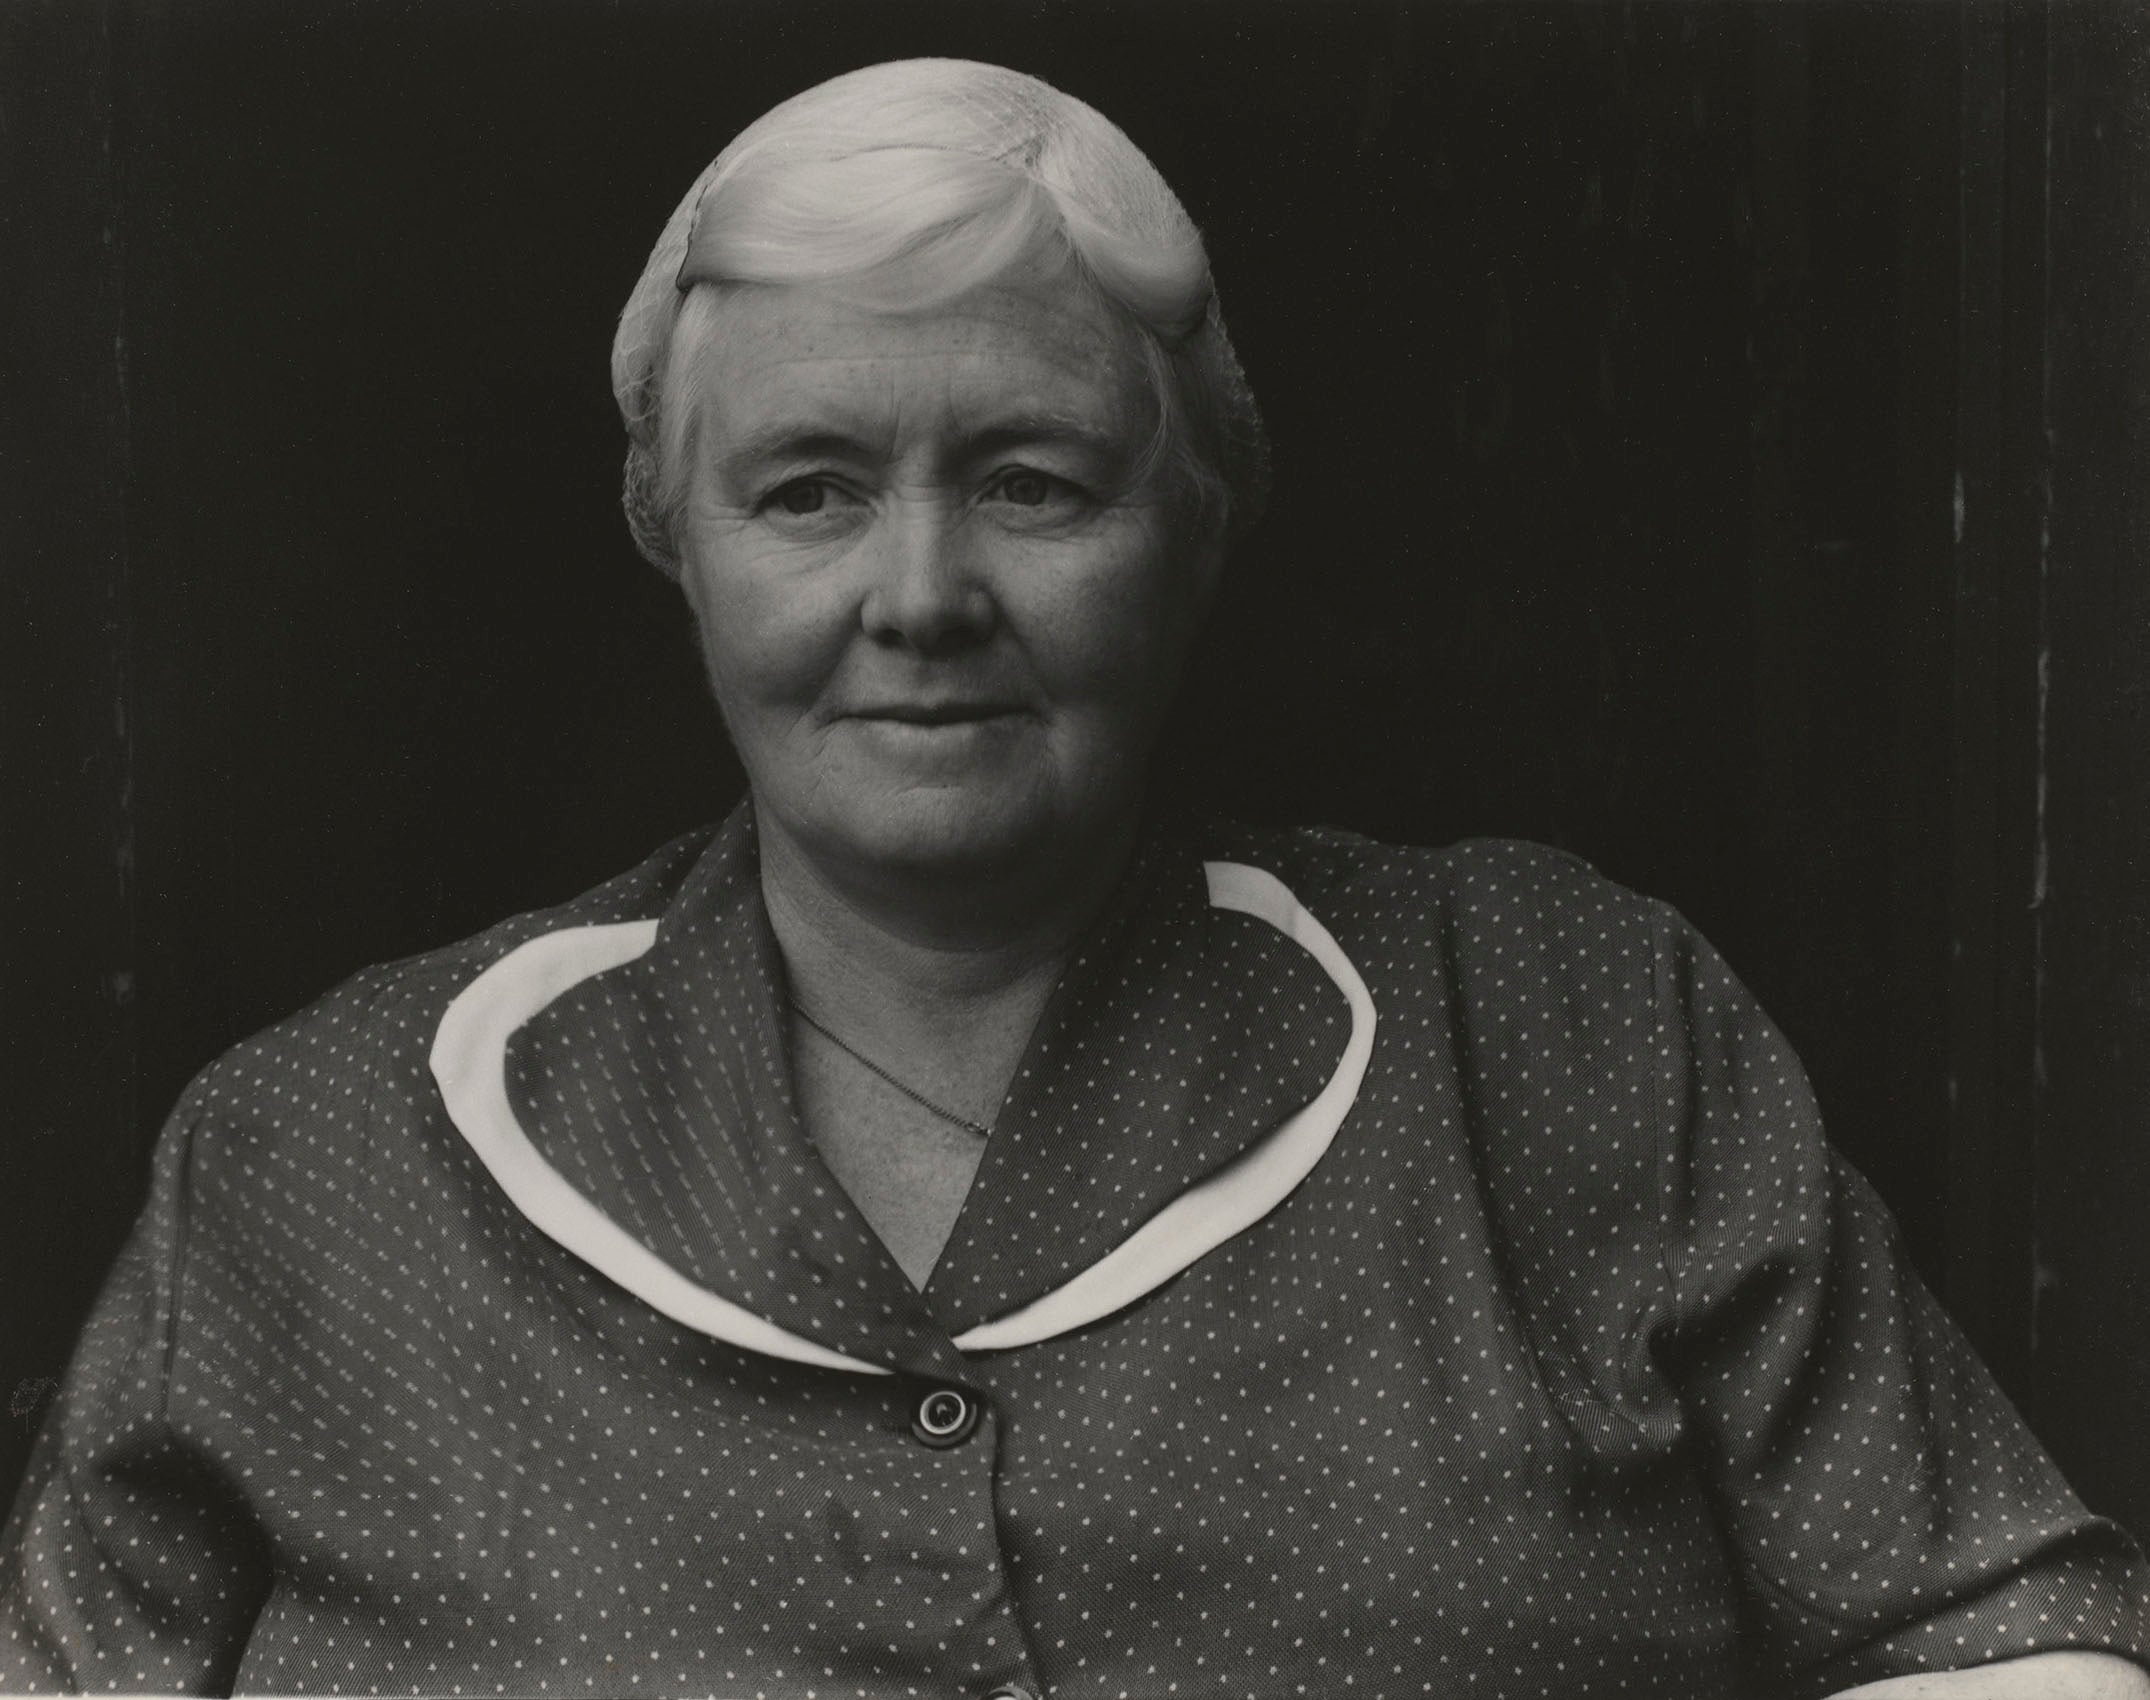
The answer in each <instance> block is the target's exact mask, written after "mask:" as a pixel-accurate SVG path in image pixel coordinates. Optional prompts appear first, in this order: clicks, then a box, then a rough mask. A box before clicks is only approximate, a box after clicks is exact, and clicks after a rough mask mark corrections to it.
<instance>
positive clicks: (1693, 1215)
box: [1657, 925, 2150, 1695]
mask: <svg viewBox="0 0 2150 1700" xmlns="http://www.w3.org/2000/svg"><path fill="white" fill-rule="evenodd" d="M1661 941H1662V942H1661V944H1660V948H1659V952H1658V960H1657V976H1658V990H1659V1009H1660V1012H1661V1016H1660V1022H1659V1042H1660V1060H1661V1063H1662V1065H1663V1074H1662V1081H1663V1087H1664V1091H1665V1094H1666V1101H1665V1115H1664V1117H1663V1122H1664V1126H1665V1130H1666V1137H1665V1140H1664V1143H1663V1174H1662V1185H1663V1189H1664V1212H1663V1219H1664V1221H1665V1224H1666V1228H1665V1243H1664V1247H1663V1253H1664V1258H1665V1265H1666V1277H1667V1281H1668V1285H1669V1288H1670V1291H1671V1293H1672V1295H1673V1308H1674V1312H1675V1319H1674V1322H1673V1326H1672V1328H1671V1329H1670V1330H1669V1332H1668V1333H1667V1335H1666V1336H1665V1337H1664V1339H1663V1340H1662V1341H1661V1342H1660V1346H1661V1356H1662V1358H1663V1360H1664V1361H1665V1362H1666V1363H1667V1364H1668V1365H1669V1367H1670V1369H1671V1373H1672V1375H1673V1378H1674V1380H1675V1382H1676V1384H1677V1385H1678V1387H1679V1389H1680V1396H1681V1400H1682V1404H1683V1406H1684V1408H1685V1410H1686V1412H1687V1416H1688V1421H1689V1424H1690V1426H1691V1428H1693V1429H1694V1430H1697V1431H1699V1433H1700V1435H1701V1443H1702V1449H1703V1453H1704V1459H1705V1462H1706V1464H1707V1467H1708V1471H1709V1475H1710V1480H1711V1483H1712V1492H1713V1494H1714V1496H1715V1501H1716V1504H1717V1507H1718V1515H1719V1520H1720V1524H1721V1526H1722V1528H1723V1530H1724V1532H1725V1535H1726V1537H1727V1541H1728V1545H1729V1547H1730V1549H1731V1551H1732V1553H1733V1555H1734V1561H1735V1563H1736V1564H1737V1566H1738V1569H1739V1572H1740V1579H1741V1582H1742V1584H1743V1589H1744V1593H1745V1596H1746V1599H1747V1601H1748V1603H1749V1606H1750V1608H1751V1624H1752V1629H1753V1636H1752V1639H1753V1643H1754V1645H1755V1646H1756V1648H1757V1650H1758V1654H1759V1663H1760V1666H1761V1669H1759V1670H1758V1671H1757V1676H1758V1677H1766V1678H1767V1679H1768V1680H1771V1681H1774V1682H1777V1683H1781V1684H1782V1685H1783V1686H1784V1687H1785V1689H1786V1691H1787V1692H1789V1693H1793V1694H1798V1695H1825V1694H1829V1693H1833V1692H1834V1691H1836V1690H1838V1689H1841V1688H1846V1687H1850V1686H1854V1685H1856V1684H1858V1683H1862V1682H1870V1681H1875V1680H1878V1679H1880V1678H1883V1677H1887V1676H1893V1675H1899V1674H1905V1673H1910V1672H1915V1671H1927V1670H1945V1669H1956V1668H1962V1667H1966V1666H1970V1665H1975V1664H1979V1663H1983V1662H1986V1661H1989V1660H1996V1659H2004V1658H2013V1657H2018V1656H2021V1655H2024V1654H2029V1653H2035V1652H2046V1651H2055V1650H2060V1649H2066V1648H2084V1649H2100V1650H2105V1651H2111V1652H2117V1653H2121V1654H2124V1655H2128V1656H2131V1657H2134V1658H2136V1659H2138V1660H2142V1659H2143V1658H2144V1655H2145V1651H2146V1647H2150V1578H2146V1572H2145V1569H2144V1565H2143V1560H2142V1555H2141V1553H2140V1551H2139V1550H2138V1549H2137V1547H2136V1545H2135V1543H2134V1542H2133V1541H2132V1540H2131V1539H2130V1538H2129V1536H2128V1535H2127V1534H2126V1533H2125V1532H2123V1531H2122V1530H2121V1529H2120V1528H2119V1527H2117V1526H2116V1525H2115V1524H2113V1523H2111V1522H2109V1521H2107V1520H2106V1519H2104V1518H2101V1517H2097V1516H2093V1515H2092V1514H2091V1513H2090V1512H2089V1511H2087V1510H2086V1509H2085V1508H2084V1506H2083V1505H2082V1504H2081V1503H2080V1502H2079V1501H2078V1500H2077V1499H2076V1497H2075V1496H2074V1494H2073V1493H2072V1492H2071V1491H2070V1490H2069V1488H2068V1485H2067V1483H2066V1482H2065V1481H2063V1480H2062V1478H2061V1475H2060V1473H2059V1471H2058V1470H2057V1469H2056V1468H2055V1467H2054V1465H2053V1463H2052V1461H2051V1460H2050V1459H2049V1458H2048V1457H2047V1456H2046V1454H2045V1452H2044V1451H2043V1449H2042V1448H2041V1447H2040V1446H2039V1445H2038V1443H2037V1441H2036V1440H2035V1439H2033V1438H2032V1436H2031V1434H2030V1432H2029V1430H2028V1429H2027V1428H2025V1426H2024V1424H2023V1422H2022V1420H2021V1419H2020V1418H2019V1417H2018V1416H2017V1414H2016V1412H2015V1411H2014V1409H2013V1408H2012V1407H2011V1406H2010V1404H2009V1402H2008V1400H2007V1399H2006V1397H2005V1396H2004V1395H2003V1394H2002V1392H2001V1390H2000V1388H1999V1387H1998V1386H1997V1385H1996V1383H1995V1382H1994V1381H1993V1379H1992V1377H1991V1376H1990V1375H1989V1374H1988V1373H1987V1371H1986V1369H1985V1367H1984V1366H1983V1365H1982V1364H1981V1363H1980V1362H1979V1361H1978V1359H1977V1358H1976V1357H1975V1356H1974V1354H1973V1353H1972V1351H1971V1349H1970V1346H1969V1344H1968V1343H1967V1342H1966V1341H1965V1339H1964V1338H1963V1336H1962V1334H1961V1333H1960V1332H1959V1331H1958V1329H1957V1328H1956V1326H1955V1324H1954V1323H1953V1322H1952V1321H1951V1320H1950V1318H1949V1317H1948V1316H1947V1315H1946V1314H1945V1313H1944V1312H1943V1311H1942V1309H1941V1308H1940V1306H1939V1305H1938V1304H1937V1303H1936V1302H1935V1300H1934V1299H1933V1297H1932V1296H1931V1295H1930V1294H1929V1293H1928V1292H1927V1291H1926V1289H1925V1288H1924V1286H1922V1285H1921V1283H1920V1281H1919V1279H1918V1277H1917V1276H1916V1274H1915V1273H1914V1272H1913V1271H1912V1269H1911V1267H1910V1265H1909V1263H1908V1262H1907V1261H1906V1259H1905V1257H1904V1253H1903V1248H1902V1246H1901V1243H1900V1241H1899V1239H1898V1236H1897V1233H1896V1229H1895V1225H1894V1223H1893V1222H1892V1221H1891V1220H1890V1218H1889V1216H1888V1213H1887V1211H1886V1209H1885V1208H1884V1207H1883V1205H1882V1204H1881V1202H1880V1200H1879V1199H1878V1198H1877V1197H1876V1196H1875V1195H1874V1193H1873V1191H1872V1189H1871V1188H1870V1187H1868V1185H1867V1184H1866V1182H1865V1181H1864V1180H1863V1179H1862V1178H1861V1177H1860V1176H1859V1175H1858V1174H1857V1173H1855V1172H1854V1171H1853V1170H1852V1169H1851V1168H1850V1167H1849V1166H1848V1165H1846V1164H1845V1163H1844V1162H1843V1161H1842V1160H1841V1159H1840V1158H1838V1157H1836V1156H1835V1155H1834V1154H1833V1153H1832V1152H1831V1151H1830V1149H1829V1148H1828V1146H1827V1144H1826V1143H1825V1142H1824V1140H1823V1137H1822V1132H1821V1126H1820V1121H1819V1118H1818V1116H1817V1114H1816V1110H1815V1106H1814V1102H1813V1099H1812V1096H1811V1094H1810V1093H1809V1091H1808V1088H1807V1085H1806V1082H1805V1080H1804V1077H1803V1076H1802V1074H1801V1072H1800V1069H1799V1065H1798V1063H1797V1061H1796V1060H1795V1059H1794V1057H1793V1056H1792V1054H1791V1051H1790V1049H1789V1047H1788V1046H1787V1045H1786V1043H1785V1041H1784V1040H1783V1038H1782V1037H1781V1035H1779V1034H1778V1033H1777V1031H1776V1030H1775V1028H1774V1027H1772V1026H1771V1024H1770V1023H1769V1021H1768V1019H1767V1018H1766V1017H1765V1016H1764V1015H1763V1014H1762V1013H1761V1011H1760V1009H1759V1008H1758V1007H1757V1006H1756V1005H1755V1003H1754V1001H1753V1000H1752V998H1750V997H1749V996H1748V994H1747V993H1746V992H1745V991H1744V990H1743V989H1742V988H1741V987H1740V986H1739V984H1738V983H1737V982H1736V981H1735V980H1734V979H1733V977H1732V975H1731V973H1730V972H1729V971H1728V970H1727V969H1726V968H1725V966H1724V964H1723V963H1722V962H1721V961H1720V960H1719V959H1718V958H1717V957H1716V955H1715V954H1714V953H1713V952H1712V951H1711V950H1710V949H1709V947H1708V946H1707V945H1706V944H1704V943H1703V942H1702V941H1701V940H1699V939H1698V938H1696V937H1695V936H1694V934H1693V933H1692V932H1691V931H1690V930H1688V929H1686V928H1685V927H1684V925H1680V926H1676V927H1674V928H1671V929H1668V930H1667V931H1665V932H1664V933H1662V934H1661Z"/></svg>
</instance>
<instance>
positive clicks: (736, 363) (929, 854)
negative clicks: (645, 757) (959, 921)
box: [680, 272, 1210, 880]
mask: <svg viewBox="0 0 2150 1700" xmlns="http://www.w3.org/2000/svg"><path fill="white" fill-rule="evenodd" d="M720 311H721V312H722V313H723V315H724V319H723V322H722V328H721V331H720V332H719V334H718V336H717V337H716V338H715V339H714V347H713V348H712V349H711V351H710V353H709V354H708V356H707V358H706V362H705V365H704V367H703V370H702V374H701V395H702V401H701V407H700V413H699V416H698V419H697V427H698V428H697V430H696V432H695V433H694V434H693V436H692V438H691V439H690V440H691V441H692V442H693V445H694V446H693V450H692V453H693V456H694V461H693V466H692V468H691V482H690V486H689V488H690V495H689V500H688V504H687V509H686V513H685V516H684V521H683V527H682V530H683V536H682V537H681V539H680V542H681V546H682V547H681V558H682V562H683V577H684V580H685V585H686V590H687V594H688V598H689V600H690V601H691V602H692V604H693V606H694V610H695V614H696V617H697V619H698V621H699V623H700V628H701V638H702V646H703V651H704V654H705V656H706V658H707V661H708V665H709V672H710V677H711V679H712V681H713V683H714V685H715V689H716V695H717V699H718V702H719V704H720V706H721V707H722V709H723V712H724V718H725V722H726V724H727V725H728V726H729V728H730V730H731V734H732V737H733V739H734V741H735V742H736V744H737V745H738V748H739V753H740V756H741V759H742V760H743V762H744V763H745V766H746V770H747V775H748V779H749V781H750V783H751V785H752V787H753V792H754V798H755V804H756V810H757V814H758V816H759V820H760V823H761V828H762V831H763V833H764V834H765V836H766V835H771V834H775V835H779V836H781V837H782V838H784V839H786V840H788V841H789V842H788V846H787V847H788V848H791V849H795V850H796V851H798V852H800V853H803V854H804V855H806V856H807V857H809V858H810V859H811V860H812V861H813V862H814V863H815V864H816V865H817V866H818V867H820V868H821V869H822V870H823V871H824V872H825V873H828V874H832V875H835V876H837V877H839V878H845V879H846V880H849V879H853V878H858V877H864V878H867V879H874V878H883V879H885V878H888V877H890V876H896V877H903V876H908V875H916V874H928V875H933V874H940V875H945V874H948V873H952V872H968V873H979V874H984V873H989V872H993V871H998V870H1004V869H1006V868H1008V867H1010V866H1011V865H1018V864H1020V863H1022V862H1023V861H1024V860H1025V859H1030V860H1032V861H1033V862H1034V863H1036V864H1038V865H1047V864H1050V865H1055V866H1065V865H1067V864H1068V861H1069V859H1071V858H1078V857H1081V856H1084V855H1086V854H1100V853H1103V852H1104V851H1105V850H1106V849H1107V848H1108V847H1109V846H1110V845H1111V844H1113V843H1114V842H1115V841H1116V840H1117V839H1118V838H1119V836H1120V835H1122V834H1124V833H1125V831H1126V829H1127V828H1128V827H1129V825H1130V824H1131V822H1132V819H1133V816H1134V812H1135V810H1136V807H1137V805H1138V801H1139V797H1140V791H1141V785H1142V775H1143V768H1144V765H1145V763H1146V760H1147V758H1148V756H1149V753H1150V748H1151V745H1152V743H1153V741H1154V740H1155V737H1156V735H1157V731H1158V727H1159V724H1160V722H1161V720H1162V719H1163V716H1164V713H1165V711H1166V708H1167V706H1168V704H1169V701H1170V698H1171V695H1172V691H1173V688H1174V686H1175V684H1176V682H1177V677H1178V673H1179V668H1180V663H1181V660H1182V657H1183V655H1184V653H1185V650H1186V647H1187V643H1188V640H1189V637H1190V634H1191V631H1192V628H1193V626H1194V623H1195V621H1196V618H1197V616H1198V614H1199V611H1200V605H1201V603H1202V601H1203V598H1204V596H1205V594H1206V591H1207V588H1208V585H1207V580H1208V578H1209V576H1210V573H1209V569H1208V567H1207V565H1206V564H1205V563H1203V562H1196V561H1186V560H1179V559H1175V558H1174V552H1173V551H1172V550H1171V549H1170V548H1169V546H1168V527H1167V525H1166V516H1165V508H1164V505H1163V502H1162V499H1161V496H1160V495H1159V494H1158V493H1157V492H1156V491H1155V490H1153V489H1152V488H1151V487H1150V486H1149V485H1148V484H1147V483H1144V482H1143V481H1142V480H1141V478H1140V468H1139V466H1138V465H1137V462H1138V461H1139V459H1140V457H1141V455H1142V451H1143V449H1144V448H1145V446H1146V445H1147V443H1148V440H1149V437H1150V434H1151V431H1152V429H1153V426H1154V421H1155V414H1154V411H1153V404H1152V402H1151V400H1150V397H1149V389H1148V385H1147V383H1146V381H1145V377H1144V370H1143V362H1142V357H1141V353H1140V350H1139V348H1138V346H1137V345H1136V344H1135V341H1134V337H1133V335H1132V333H1130V332H1128V331H1126V330H1125V329H1123V328H1122V327H1120V326H1119V325H1117V324H1115V323H1114V322H1113V321H1112V320H1111V319H1110V318H1109V317H1108V316H1107V314H1106V313H1105V312H1104V310H1103V309H1101V308H1100V307H1098V306H1097V305H1096V304H1095V303H1093V302H1092V301H1091V300H1090V299H1089V297H1088V296H1087V295H1085V294H1084V293H1083V292H1081V291H1080V290H1078V289H1076V288H1074V287H1073V286H1071V285H1070V284H1068V283H1067V282H1065V281H1064V280H1062V279H1059V278H1055V277H1051V276H1046V275H1041V274H1038V273H1035V272H1026V273H1019V274H1017V275H1015V276H1012V277H1010V278H1008V279H1006V280H1004V281H1002V282H1000V283H997V284H993V285H989V286H982V287H979V288H977V289H974V290H972V291H971V292H969V293H968V294H965V295H962V296H959V297H957V298H956V299H955V300H954V301H953V302H952V303H951V304H950V305H948V306H947V307H945V308H942V309H939V310H936V311H933V312H928V313H919V314H905V315H891V314H886V313H876V312H873V311H869V310H866V309H864V308H860V307H855V306H850V305H847V304H845V303H844V302H843V301H841V300H839V299H837V298H836V297H835V296H834V295H832V294H829V293H827V292H825V291H822V290H820V289H816V288H782V289H745V290H740V291H738V292H737V293H735V294H734V295H732V296H731V297H730V298H729V299H727V300H726V301H725V302H724V303H723V304H722V306H721V308H720Z"/></svg>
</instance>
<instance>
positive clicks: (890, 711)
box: [845, 702, 1022, 726]
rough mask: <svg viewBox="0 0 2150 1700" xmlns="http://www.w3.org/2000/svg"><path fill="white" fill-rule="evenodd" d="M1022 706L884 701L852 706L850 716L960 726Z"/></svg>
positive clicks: (1017, 710)
mask: <svg viewBox="0 0 2150 1700" xmlns="http://www.w3.org/2000/svg"><path fill="white" fill-rule="evenodd" d="M1021 712H1022V710H1021V709H1020V708H1018V707H1017V706H1016V705H1015V704H1013V703H1005V702H930V703H927V702H915V703H886V704H881V705H877V706H875V707H872V708H860V709H853V710H852V711H851V712H850V713H849V714H848V715H847V716H845V718H847V719H851V720H893V721H896V722H897V723H898V724H901V725H907V726H960V725H963V724H965V723H967V722H969V721H974V720H1000V719H1004V718H1006V717H1007V716H1009V715H1011V714H1020V713H1021Z"/></svg>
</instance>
